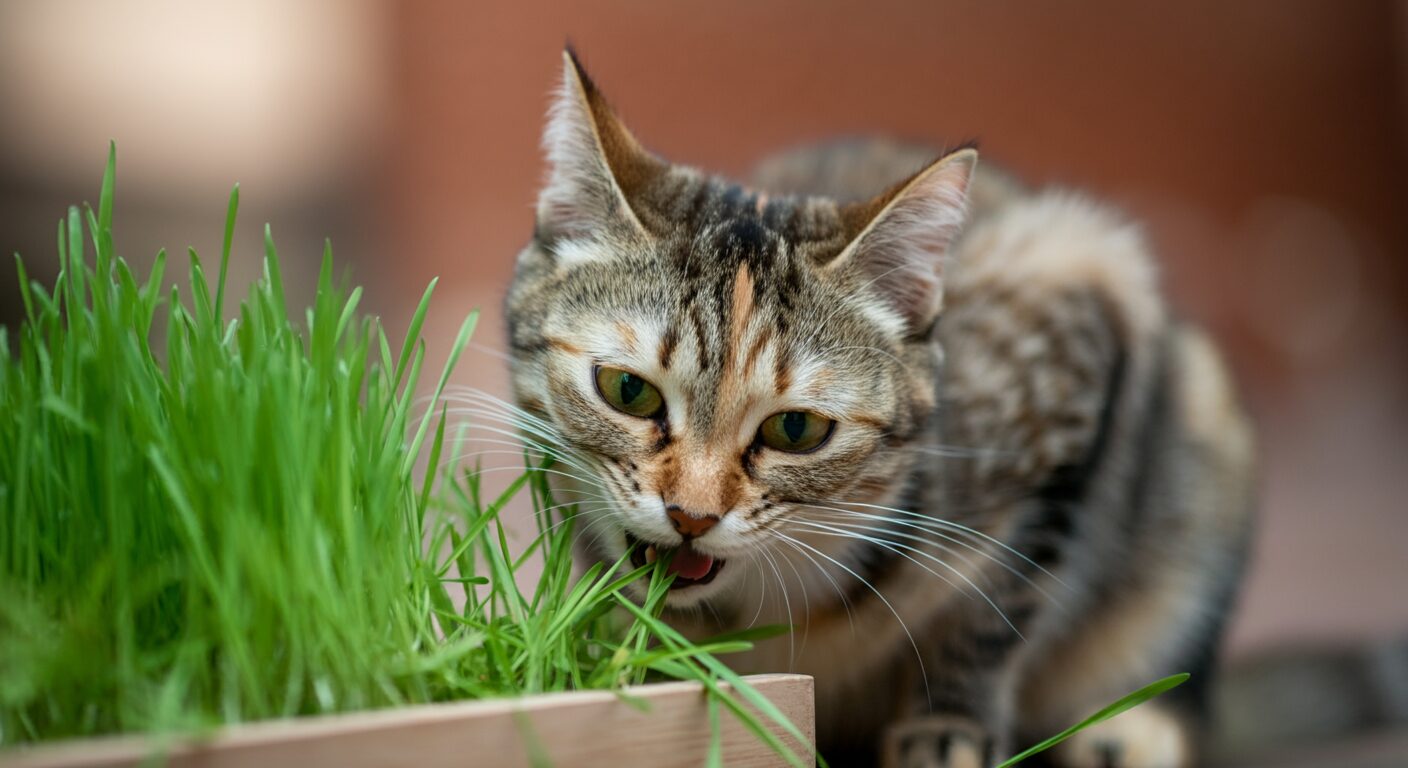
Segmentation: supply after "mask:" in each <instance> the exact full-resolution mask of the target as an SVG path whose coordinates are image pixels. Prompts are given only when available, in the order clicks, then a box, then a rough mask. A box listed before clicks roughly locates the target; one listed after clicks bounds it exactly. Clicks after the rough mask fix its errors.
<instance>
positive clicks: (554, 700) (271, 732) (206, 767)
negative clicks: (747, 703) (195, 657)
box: [0, 675, 815, 768]
mask: <svg viewBox="0 0 1408 768" xmlns="http://www.w3.org/2000/svg"><path fill="white" fill-rule="evenodd" d="M748 681H749V682H750V683H752V684H753V685H754V686H755V687H756V688H757V689H758V690H759V691H760V692H761V693H762V694H763V695H764V696H767V697H768V699H769V700H771V701H772V702H773V704H775V705H776V706H777V708H778V709H780V710H782V712H783V714H785V715H786V716H787V717H788V718H790V719H791V720H792V722H793V723H795V724H796V725H797V727H798V728H799V729H800V730H801V731H802V732H803V733H805V734H806V735H807V737H808V740H809V744H810V743H814V742H815V731H814V728H815V726H814V714H813V708H812V707H813V698H812V679H811V678H810V677H806V676H804V675H759V676H755V677H750V678H748ZM629 692H630V694H631V695H632V696H635V697H637V698H640V699H644V700H645V701H648V702H649V703H650V711H649V712H642V711H640V710H639V709H637V708H636V707H633V706H631V705H630V704H628V703H626V702H624V701H622V700H621V699H620V698H619V697H618V696H617V695H616V694H613V693H610V692H603V691H586V692H580V693H558V694H546V695H541V696H528V697H525V698H521V699H498V700H492V701H474V702H461V703H452V704H431V705H425V706H417V707H406V708H402V709H391V710H383V711H379V712H362V713H353V714H347V715H331V716H327V717H314V718H304V719H300V720H283V721H271V722H265V723H253V724H249V725H241V726H235V727H230V728H226V729H223V730H219V731H216V732H215V733H213V734H211V735H210V736H208V737H205V738H202V739H200V740H198V741H189V740H188V741H177V742H175V743H173V744H172V745H171V746H170V747H169V749H168V750H167V752H166V758H167V759H166V763H165V764H166V765H168V766H172V768H268V767H269V766H282V765H290V766H297V768H319V767H321V766H337V767H338V768H390V767H391V766H411V767H412V768H442V767H443V768H450V766H454V768H467V767H471V766H472V767H473V768H501V767H502V768H510V766H511V767H512V768H518V766H529V765H532V764H533V759H532V758H533V756H534V755H535V754H541V755H544V756H546V758H547V759H548V761H550V763H551V764H552V765H554V766H560V767H561V768H579V767H581V766H587V767H590V766H601V768H616V767H618V766H619V767H621V768H625V767H627V766H643V767H648V768H668V767H670V766H681V768H699V766H701V765H703V763H704V759H705V756H706V755H707V752H708V748H709V739H710V730H709V717H708V708H707V706H706V703H705V702H706V699H705V696H704V691H703V688H702V687H701V686H699V685H698V684H696V683H659V684H654V685H643V686H639V687H636V688H631V689H629ZM720 721H721V722H722V724H723V747H724V750H723V753H724V764H725V765H727V766H730V768H732V767H733V766H775V765H784V764H785V763H784V762H783V761H782V760H781V759H780V758H779V757H778V756H777V755H776V754H775V753H774V752H773V751H772V750H771V749H769V748H768V746H767V745H766V744H763V743H762V742H761V741H759V740H758V738H757V737H755V736H754V735H753V734H751V733H749V732H748V731H747V729H745V728H744V727H743V726H742V725H741V724H740V723H739V722H738V721H737V719H736V718H734V717H733V715H731V714H729V713H728V712H727V711H722V712H721V714H720ZM775 730H776V729H775ZM779 735H781V733H780V731H779ZM788 741H789V742H790V741H791V740H790V739H788ZM794 747H795V748H798V750H799V751H800V752H801V753H802V754H810V746H808V747H807V748H806V750H805V751H802V749H801V747H800V746H799V745H795V744H794ZM534 750H541V751H540V752H535V751H534ZM152 755H153V745H152V743H151V742H150V741H148V740H145V739H143V738H141V737H130V736H123V737H114V738H104V739H93V740H89V741H80V742H71V743H66V744H54V745H47V746H40V747H35V748H26V749H17V750H14V751H8V752H0V768H115V767H117V766H134V767H135V766H139V765H144V764H145V765H160V764H161V763H159V762H150V759H151V757H152Z"/></svg>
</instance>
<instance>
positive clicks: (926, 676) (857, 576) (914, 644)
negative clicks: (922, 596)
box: [774, 531, 932, 699]
mask: <svg viewBox="0 0 1408 768" xmlns="http://www.w3.org/2000/svg"><path fill="white" fill-rule="evenodd" d="M774 534H775V535H776V536H779V537H781V538H783V539H786V540H788V541H791V542H792V543H794V544H797V545H799V546H802V547H805V548H807V549H809V550H811V551H812V552H814V553H816V554H817V555H820V556H821V557H823V558H825V559H826V560H829V561H831V562H832V563H833V564H835V565H836V566H837V567H838V568H840V569H841V570H843V571H845V572H846V573H849V574H850V575H851V577H852V578H854V579H855V580H856V581H859V582H860V583H861V584H864V585H865V587H866V588H867V589H869V590H870V591H871V592H873V593H875V596H876V597H877V598H879V599H880V602H882V603H884V604H885V607H886V608H889V609H890V613H891V614H893V615H894V617H895V621H898V622H899V623H900V629H902V630H904V634H905V637H908V638H909V644H910V646H911V647H913V648H914V659H915V661H917V662H918V663H919V676H920V677H921V678H923V680H924V698H925V699H932V696H931V695H930V691H929V674H928V672H927V671H925V669H924V657H923V655H922V654H920V653H919V644H918V643H917V642H915V641H914V634H913V633H911V632H910V631H909V625H908V624H906V623H905V621H904V619H903V618H900V614H899V611H897V610H895V606H893V605H891V604H890V601H889V600H887V599H886V598H885V596H884V595H883V594H881V593H880V590H878V589H876V588H875V585H874V584H871V583H870V582H869V581H868V580H866V579H864V578H862V577H861V576H860V574H858V573H856V572H855V571H853V570H851V569H850V568H848V567H847V566H846V565H845V564H843V563H841V562H840V561H839V560H837V559H836V558H834V557H832V556H830V555H828V554H826V553H825V552H822V551H821V550H819V549H817V548H816V547H813V546H812V545H810V544H808V543H806V542H805V541H801V540H799V539H794V538H792V537H791V536H788V535H787V534H785V533H783V532H782V531H774Z"/></svg>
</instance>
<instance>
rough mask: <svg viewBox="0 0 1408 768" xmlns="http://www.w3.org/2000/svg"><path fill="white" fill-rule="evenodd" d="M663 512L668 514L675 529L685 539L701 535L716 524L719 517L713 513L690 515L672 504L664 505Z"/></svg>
mask: <svg viewBox="0 0 1408 768" xmlns="http://www.w3.org/2000/svg"><path fill="white" fill-rule="evenodd" d="M665 514H666V515H669V517H670V523H671V524H672V525H674V526H675V531H676V532H677V533H679V535H681V536H683V537H685V538H686V539H693V538H698V537H700V536H703V535H704V534H706V533H708V532H709V529H710V528H713V527H714V526H715V525H717V524H718V522H719V519H720V518H718V517H716V516H714V515H692V514H690V513H688V512H686V511H684V510H683V509H680V508H679V507H677V506H675V505H674V504H671V505H669V506H668V507H665Z"/></svg>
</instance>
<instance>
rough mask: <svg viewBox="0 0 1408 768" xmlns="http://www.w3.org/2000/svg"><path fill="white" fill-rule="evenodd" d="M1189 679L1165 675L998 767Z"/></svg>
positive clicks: (1185, 675)
mask: <svg viewBox="0 0 1408 768" xmlns="http://www.w3.org/2000/svg"><path fill="white" fill-rule="evenodd" d="M1187 680H1188V673H1186V672H1184V673H1180V674H1177V675H1171V676H1169V677H1165V678H1164V679H1162V680H1158V681H1156V682H1153V683H1150V684H1148V685H1146V686H1144V687H1143V688H1140V689H1139V690H1137V691H1135V692H1133V693H1131V694H1129V695H1127V696H1124V697H1122V698H1121V699H1120V700H1119V701H1116V702H1115V703H1113V704H1111V705H1109V706H1108V707H1105V708H1104V709H1102V710H1100V711H1099V712H1096V713H1095V714H1093V715H1091V716H1090V717H1087V718H1086V719H1084V720H1082V721H1080V722H1079V723H1076V724H1075V725H1073V726H1071V727H1070V728H1067V729H1066V730H1064V731H1061V732H1060V733H1058V734H1056V735H1055V736H1052V737H1051V738H1049V739H1047V740H1045V741H1043V742H1041V743H1040V744H1037V745H1036V746H1034V747H1032V748H1031V749H1028V750H1025V751H1023V752H1021V753H1019V754H1017V755H1016V756H1014V757H1011V758H1008V759H1007V760H1004V761H1003V762H1001V763H999V764H998V766H997V768H1008V766H1013V765H1016V764H1018V763H1020V762H1022V761H1023V760H1026V759H1027V758H1029V757H1031V756H1033V755H1036V754H1040V753H1042V752H1045V751H1046V750H1048V749H1051V748H1052V747H1054V746H1056V745H1057V744H1060V743H1061V742H1063V741H1065V740H1066V739H1069V738H1070V737H1072V736H1074V735H1076V734H1077V733H1079V732H1081V731H1083V730H1085V729H1086V728H1089V727H1090V726H1092V725H1095V724H1096V723H1101V722H1104V721H1106V720H1109V719H1110V718H1112V717H1114V716H1115V715H1118V714H1120V713H1121V712H1125V711H1127V710H1130V709H1133V708H1134V707H1137V706H1139V705H1140V704H1143V703H1144V702H1146V701H1148V700H1149V699H1152V698H1154V697H1155V696H1158V695H1159V694H1161V693H1164V692H1166V691H1168V690H1170V689H1172V688H1177V687H1178V686H1180V685H1182V684H1183V683H1184V682H1186V681H1187Z"/></svg>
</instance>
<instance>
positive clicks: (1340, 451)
mask: <svg viewBox="0 0 1408 768" xmlns="http://www.w3.org/2000/svg"><path fill="white" fill-rule="evenodd" d="M569 38H570V39H571V40H572V41H573V42H574V43H575V45H576V46H577V48H578V50H579V52H580V53H581V54H582V56H583V58H584V60H585V62H586V64H587V66H588V68H589V69H590V70H591V72H592V74H593V76H594V77H595V78H596V79H597V80H598V82H599V83H600V85H601V86H602V87H603V89H604V90H605V92H606V93H607V95H608V96H609V97H610V98H611V100H612V101H613V102H614V103H615V104H616V106H617V107H618V108H619V110H620V112H621V113H622V114H623V116H624V117H625V119H626V120H627V121H628V122H629V123H630V124H631V125H632V127H633V128H634V129H635V131H636V133H637V134H638V135H639V136H640V138H641V139H642V140H643V141H644V142H645V143H646V144H647V145H648V146H650V147H652V148H654V149H656V150H657V151H659V152H661V153H663V154H664V155H666V156H667V157H670V158H673V159H675V160H679V161H682V162H687V163H691V164H695V165H699V166H703V167H706V168H709V169H712V170H717V171H720V172H724V173H729V174H733V175H741V174H743V173H746V171H747V169H748V168H749V167H750V166H751V165H752V164H753V163H754V162H755V161H756V160H757V159H759V158H760V157H762V156H763V155H764V154H766V153H768V152H770V151H773V150H777V149H781V148H783V147H786V146H788V145H791V144H794V143H797V142H801V141H809V140H816V139H822V138H827V137H834V136H836V135H844V134H873V133H884V134H894V135H898V136H902V137H906V138H911V139H920V140H926V141H929V142H932V143H934V144H935V145H943V144H946V143H953V142H956V141H960V140H965V139H971V138H977V139H978V140H979V141H980V144H981V148H982V151H983V155H984V157H985V159H986V160H988V161H992V162H999V163H1002V164H1005V165H1007V166H1008V167H1009V168H1011V169H1013V170H1015V171H1017V172H1018V173H1020V174H1022V175H1024V176H1026V177H1027V178H1028V179H1030V180H1032V181H1034V182H1038V183H1061V184H1068V185H1073V186H1078V187H1081V188H1084V189H1087V190H1089V191H1091V192H1092V193H1094V194H1098V195H1100V196H1102V197H1104V198H1107V199H1110V200H1112V201H1114V202H1116V203H1118V204H1119V205H1121V206H1123V207H1124V208H1126V209H1127V210H1128V211H1130V212H1131V213H1132V214H1134V215H1135V216H1137V217H1139V218H1140V219H1141V220H1143V221H1144V222H1146V224H1147V228H1148V231H1149V234H1150V236H1151V238H1152V239H1153V241H1154V242H1155V244H1156V245H1157V247H1158V249H1159V251H1160V253H1161V254H1162V257H1163V261H1164V266H1165V278H1166V282H1167V284H1168V286H1169V288H1170V291H1171V293H1172V294H1173V296H1174V298H1175V300H1176V303H1177V305H1178V307H1179V308H1180V310H1181V311H1182V312H1183V313H1185V314H1186V315H1187V316H1189V317H1191V318H1193V319H1196V320H1198V321H1199V322H1202V323H1204V324H1206V325H1208V326H1209V327H1211V328H1212V329H1213V331H1214V332H1215V334H1216V335H1217V337H1218V339H1219V340H1220V341H1221V343H1222V344H1223V346H1224V348H1225V349H1226V350H1227V351H1228V353H1229V356H1230V358H1231V360H1232V362H1233V365H1234V367H1235V368H1236V369H1237V372H1238V374H1239V377H1240V380H1241V381H1242V383H1243V385H1244V389H1245V392H1246V395H1247V399H1248V401H1249V403H1250V404H1251V406H1252V408H1253V410H1254V411H1255V413H1256V415H1257V417H1258V420H1259V423H1260V427H1261V437H1262V443H1263V446H1264V449H1265V463H1264V470H1263V471H1264V482H1263V486H1264V497H1265V503H1264V511H1263V520H1262V522H1263V527H1262V528H1263V529H1262V535H1261V538H1260V540H1259V543H1258V549H1257V552H1256V558H1255V562H1254V568H1253V573H1252V577H1251V581H1250V583H1249V588H1248V590H1247V592H1246V594H1245V599H1244V601H1243V605H1242V609H1241V612H1240V614H1239V617H1238V621H1237V624H1236V626H1235V631H1234V641H1235V644H1236V646H1237V647H1238V648H1240V649H1247V648H1253V647H1257V646H1261V645H1264V644H1267V643H1272V642H1279V641H1282V640H1286V639H1291V638H1325V639H1346V638H1357V637H1363V636H1367V635H1375V634H1383V633H1388V632H1403V631H1408V601H1404V600H1403V599H1402V595H1401V590H1402V587H1401V585H1402V584H1405V583H1408V558H1405V557H1403V556H1402V554H1401V553H1402V550H1403V545H1402V542H1404V541H1405V540H1408V501H1405V500H1406V499H1408V429H1405V427H1408V397H1405V395H1406V394H1408V359H1406V358H1408V344H1404V342H1403V341H1402V338H1403V334H1404V331H1405V330H1408V328H1405V299H1408V263H1405V262H1408V259H1406V258H1405V257H1408V114H1406V113H1408V2H1388V1H1379V2H1376V1H1374V0H1360V1H1357V2H1346V3H1336V2H1329V1H1325V2H1312V1H1310V0H1274V1H1273V0H1257V1H1249V2H1239V3H1223V2H1214V1H1213V0H1194V1H1192V2H1181V3H1176V4H1166V5H1162V6H1157V5H1152V4H1131V3H1124V2H1115V1H1113V0H1099V1H1098V2H1086V3H1080V4H1074V3H1061V4H1055V3H1019V2H1013V1H1009V0H995V1H994V0H986V1H983V2H979V1H978V0H966V1H962V2H943V3H929V2H876V3H870V4H866V5H864V6H862V5H861V4H853V3H839V2H806V3H803V2H792V3H749V2H741V1H740V0H718V2H714V3H709V4H706V5H699V4H682V3H645V2H618V3H606V2H598V1H593V2H566V1H565V0H564V1H562V2H555V3H512V4H511V3H493V4H490V3H477V4H466V3H429V2H406V3H393V2H384V1H383V2H378V1H377V0H355V1H354V2H344V1H341V0H317V1H316V2H305V3H298V4H286V3H281V2H277V1H276V0H254V1H252V2H244V3H233V2H231V3H202V4H187V3H179V2H175V1H174V0H135V1H134V2H127V3H124V4H122V5H105V4H93V3H83V2H79V0H49V1H45V0H19V1H12V2H7V3H4V4H0V251H4V252H11V251H15V250H20V251H23V252H24V253H25V254H26V255H27V256H28V259H27V263H29V264H30V265H31V272H32V273H35V274H36V275H37V276H39V277H41V278H42V279H49V277H51V276H52V254H53V247H54V244H53V231H54V222H55V221H56V220H57V218H58V217H59V216H60V215H62V213H63V210H64V206H66V205H67V204H69V203H71V202H76V201H81V200H85V199H86V200H93V199H95V197H96V190H97V183H98V178H99V174H100V171H101V163H102V157H103V152H104V150H105V148H106V142H107V140H108V139H109V138H115V139H117V141H118V147H119V178H118V215H117V233H116V235H117V241H118V244H119V248H120V250H122V252H123V253H124V254H126V255H128V256H130V257H132V258H134V259H135V260H137V261H139V262H142V261H144V260H148V259H150V257H151V255H152V254H153V253H154V252H155V250H156V249H157V248H158V247H163V246H164V247H168V248H170V249H172V250H173V251H175V252H177V253H178V254H179V251H180V249H182V248H183V247H184V246H186V245H195V246H196V247H197V248H198V249H199V250H201V252H202V253H203V254H211V256H213V255H214V254H215V253H217V252H218V251H217V249H218V238H219V237H220V228H221V222H222V220H223V216H224V202H225V196H226V195H227V194H228V190H229V185H230V184H231V183H233V182H235V181H240V182H242V184H243V186H242V195H243V200H244V215H243V224H242V228H241V230H240V232H239V235H238V236H237V247H236V251H237V255H236V263H235V265H234V270H233V277H234V279H235V280H236V284H241V283H243V282H245V281H247V280H249V279H251V278H252V277H253V276H254V275H255V274H256V273H257V265H258V263H259V261H258V258H259V253H260V242H259V237H260V229H261V228H262V224H263V222H265V221H271V222H272V223H273V226H274V232H275V235H276V237H277V238H278V239H279V242H280V245H281V248H280V250H281V253H282V254H283V256H284V260H285V263H286V271H287V274H288V275H289V284H290V291H291V292H292V293H294V295H295V300H296V299H297V296H298V295H304V296H306V295H307V293H308V290H309V286H310V282H311V277H310V276H311V274H312V272H313V270H314V268H315V265H316V262H317V258H318V255H319V253H320V250H321V241H322V238H323V237H324V236H329V237H331V238H332V240H333V243H334V246H335V250H336V252H337V254H338V256H339V261H340V263H342V264H343V265H345V266H349V267H350V269H351V270H352V274H353V278H354V279H356V280H357V281H359V282H361V283H364V284H366V285H367V288H368V290H367V293H366V295H365V299H364V303H363V305H364V306H367V307H370V308H373V309H376V310H380V311H382V312H384V313H385V314H386V316H387V319H388V322H389V324H390V325H391V326H392V327H393V328H397V327H401V328H403V327H404V325H405V322H406V319H407V317H408V316H409V313H410V311H411V308H412V307H413V306H414V303H415V300H416V299H417V298H418V297H419V294H420V292H421V291H422V290H423V289H424V287H425V284H426V282H427V281H428V280H430V279H431V278H432V277H433V276H435V275H440V276H442V278H443V279H442V282H441V285H440V289H439V297H438V299H437V301H436V302H435V304H434V306H433V309H432V312H431V323H432V327H431V333H432V336H433V337H434V339H433V341H435V343H436V344H435V345H436V347H437V348H438V349H439V350H440V351H442V352H443V351H444V349H445V347H446V346H447V344H448V338H449V336H450V335H452V333H453V330H454V328H455V327H456V326H457V325H458V323H459V321H460V319H461V317H462V315H463V312H465V311H467V310H468V309H470V308H474V307H478V308H481V309H483V310H484V317H483V323H482V324H481V330H480V333H479V334H478V336H477V339H476V343H477V346H476V347H475V348H474V349H473V350H472V351H471V353H470V354H469V355H468V357H467V358H466V360H465V363H464V364H463V365H462V367H461V375H460V381H461V383H462V384H466V385H472V386H479V387H484V388H487V389H490V390H494V391H498V392H504V391H505V390H506V383H505V381H506V379H505V376H504V367H503V362H502V360H501V359H500V356H501V354H502V352H501V350H502V347H503V338H502V334H503V331H502V324H501V323H500V320H499V307H500V297H501V294H502V290H503V287H504V284H505V282H506V280H507V278H508V276H509V274H510V270H511V267H512V261H513V256H514V254H515V253H516V252H517V250H518V249H519V248H520V247H521V245H522V244H523V243H524V242H525V241H526V239H527V238H528V235H529V232H530V228H531V225H532V203H533V199H534V193H535V190H536V187H537V185H538V182H539V181H540V179H541V177H542V161H541V156H540V152H539V149H538V136H539V132H540V130H541V126H542V120H543V112H544V110H545V108H546V105H547V97H548V92H549V90H550V89H551V87H552V86H553V85H554V83H555V82H556V79H557V78H558V76H559V71H560V70H559V68H560V57H559V52H560V50H561V47H562V44H563V42H564V41H566V40H568V39H569ZM46 268H48V271H47V272H46ZM12 275H13V271H12V269H11V268H9V267H7V266H6V267H0V323H7V324H13V323H14V322H15V320H16V319H17V311H18V307H17V299H16V294H15V292H14V283H13V276H12ZM176 277H179V275H176ZM300 292H301V294H300Z"/></svg>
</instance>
